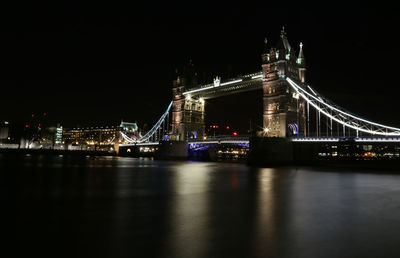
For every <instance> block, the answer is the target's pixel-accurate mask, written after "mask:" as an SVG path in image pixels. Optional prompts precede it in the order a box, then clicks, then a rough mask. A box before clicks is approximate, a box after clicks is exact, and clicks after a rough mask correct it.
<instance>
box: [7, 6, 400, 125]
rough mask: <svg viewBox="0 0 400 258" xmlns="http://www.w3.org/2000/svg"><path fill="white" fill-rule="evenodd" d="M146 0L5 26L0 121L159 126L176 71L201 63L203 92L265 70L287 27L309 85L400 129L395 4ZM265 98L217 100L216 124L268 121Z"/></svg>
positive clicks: (43, 11) (62, 11)
mask: <svg viewBox="0 0 400 258" xmlns="http://www.w3.org/2000/svg"><path fill="white" fill-rule="evenodd" d="M146 3H147V4H143V3H141V4H138V3H137V1H107V2H101V1H93V2H87V1H75V2H74V1H66V2H65V3H64V5H63V6H61V8H60V6H38V5H37V3H34V4H32V6H25V7H24V9H23V11H22V14H23V15H22V18H21V19H20V20H18V22H16V23H14V22H11V21H15V18H14V19H12V20H10V22H8V23H7V22H6V23H4V22H3V25H2V26H3V29H2V33H1V40H2V41H3V48H2V50H3V51H2V58H1V62H3V67H4V68H2V70H1V72H0V83H1V93H0V94H1V101H0V120H10V121H13V122H21V123H23V122H24V121H26V120H28V119H29V117H30V115H31V114H32V113H41V112H46V113H47V114H48V116H47V117H48V123H55V122H61V123H62V124H63V125H64V126H67V127H70V126H71V127H72V126H77V125H81V126H84V125H114V124H117V123H119V121H120V120H121V119H124V120H125V121H132V122H133V121H137V122H138V123H139V126H142V125H143V124H144V123H153V122H154V121H155V120H156V119H157V118H158V117H159V116H160V115H161V114H162V112H163V111H164V110H165V108H166V107H167V105H168V103H169V102H170V100H171V98H172V94H171V87H172V80H173V79H174V71H175V69H176V68H178V70H180V71H181V70H182V67H183V65H184V64H185V63H188V61H189V60H190V59H192V60H193V63H194V64H195V67H196V70H197V72H198V75H199V80H200V82H203V83H210V82H211V78H213V77H215V76H217V75H219V76H221V77H222V79H227V78H229V77H234V76H237V75H240V74H246V73H251V72H257V71H260V70H261V57H260V55H261V53H262V51H263V49H264V43H263V41H264V38H265V37H267V38H268V44H269V47H271V46H275V44H276V42H277V40H278V37H279V34H280V30H281V27H282V26H285V30H286V32H287V36H288V39H289V41H290V43H291V45H292V47H294V48H296V49H298V44H299V42H300V41H302V42H303V43H304V53H305V57H306V63H307V82H308V83H309V84H310V85H311V86H313V87H314V88H315V89H317V90H318V91H319V92H320V93H322V94H323V95H325V96H327V97H328V98H330V99H331V100H333V101H334V102H335V103H337V104H339V105H341V106H343V107H345V108H346V109H348V110H350V111H352V112H354V113H356V114H359V115H361V116H363V117H365V118H368V119H371V120H374V121H377V122H382V123H385V124H388V125H394V126H400V117H399V116H398V112H397V110H398V108H397V107H398V104H397V103H398V98H399V94H398V93H399V90H398V87H399V85H398V83H397V79H396V77H397V74H398V70H399V69H398V60H400V59H399V52H400V50H399V40H398V39H396V38H397V34H398V25H396V20H395V8H394V6H391V5H389V4H385V3H384V2H382V1H380V2H378V3H365V1H360V2H356V1H345V2H340V1H339V2H338V1H329V2H326V1H320V3H319V4H316V3H304V2H302V1H296V2H295V3H296V4H293V3H289V2H284V1H280V2H279V1H271V3H269V2H268V1H263V2H262V4H261V3H250V2H247V3H246V4H238V3H234V2H225V3H222V2H220V3H215V2H214V3H207V2H205V1H196V2H192V1H187V4H183V3H179V4H178V3H176V4H173V3H170V2H169V1H164V2H163V3H155V2H150V1H147V2H146ZM21 25H22V26H21ZM261 98H262V96H261V94H260V93H259V92H253V93H247V94H243V95H240V96H239V95H235V96H231V97H225V98H221V99H215V100H212V101H209V103H207V106H206V112H207V110H208V111H209V112H207V113H206V114H207V123H211V122H215V123H220V124H232V125H233V126H235V127H238V128H241V129H243V130H244V129H245V128H246V126H247V124H248V120H249V119H253V121H254V123H255V124H259V123H261V122H260V121H261V115H262V113H261V104H262V100H261ZM210 110H212V112H210Z"/></svg>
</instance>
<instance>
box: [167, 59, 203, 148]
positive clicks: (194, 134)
mask: <svg viewBox="0 0 400 258" xmlns="http://www.w3.org/2000/svg"><path fill="white" fill-rule="evenodd" d="M196 85H197V78H196V73H195V72H194V69H193V64H192V62H191V61H190V63H189V64H188V66H187V67H186V69H185V74H184V76H183V78H181V77H179V76H178V77H177V79H176V80H174V81H173V88H172V95H173V104H172V134H173V138H174V140H178V141H185V140H188V139H196V138H203V136H204V134H205V125H204V111H205V110H204V100H203V99H201V98H199V99H197V98H192V97H191V96H190V95H186V96H184V95H183V93H184V92H185V89H186V87H188V88H192V87H195V86H196Z"/></svg>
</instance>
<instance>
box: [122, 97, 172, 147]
mask: <svg viewBox="0 0 400 258" xmlns="http://www.w3.org/2000/svg"><path fill="white" fill-rule="evenodd" d="M172 103H173V102H172V101H171V103H170V104H169V105H168V108H167V110H166V111H165V112H164V114H163V115H162V116H161V117H160V119H159V120H158V121H157V123H155V124H154V126H153V127H152V128H151V129H150V130H149V131H147V133H146V134H145V135H143V136H142V137H140V138H139V139H138V140H134V139H132V138H130V137H128V136H127V135H126V134H124V133H123V132H120V133H121V135H122V138H123V139H124V140H125V141H127V142H128V143H143V142H147V141H148V140H149V139H150V138H151V137H153V136H157V132H158V139H159V138H160V134H161V132H160V130H161V125H162V124H165V119H166V118H167V117H168V114H169V111H170V110H171V107H172Z"/></svg>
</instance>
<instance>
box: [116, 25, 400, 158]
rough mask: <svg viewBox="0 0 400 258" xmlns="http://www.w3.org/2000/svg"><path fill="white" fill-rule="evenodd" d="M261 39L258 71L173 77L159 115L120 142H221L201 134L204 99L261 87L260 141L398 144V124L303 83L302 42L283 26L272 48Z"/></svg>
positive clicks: (238, 142)
mask: <svg viewBox="0 0 400 258" xmlns="http://www.w3.org/2000/svg"><path fill="white" fill-rule="evenodd" d="M265 43H266V48H265V49H266V50H265V51H264V53H263V54H262V55H261V60H262V65H261V68H262V70H261V71H258V72H255V73H252V74H247V75H244V76H240V77H235V78H231V79H221V78H220V77H218V76H217V77H216V78H214V80H213V82H212V83H209V84H202V85H196V84H195V83H194V82H195V80H193V78H190V76H178V77H177V78H176V79H175V80H174V81H173V87H172V101H171V103H170V104H169V106H168V107H167V109H166V111H165V112H164V113H163V114H162V116H161V118H160V119H159V120H158V121H157V122H156V123H155V125H154V126H153V127H152V128H151V129H150V130H149V131H148V132H147V133H146V134H145V135H143V137H141V138H140V139H131V138H129V137H128V136H126V135H123V134H122V138H123V140H124V144H125V145H124V146H133V145H151V144H153V145H154V143H158V142H160V141H173V142H183V143H186V144H189V145H190V146H198V147H199V146H200V147H201V146H205V145H207V144H208V145H215V144H216V143H218V141H219V142H220V143H221V140H217V139H214V140H210V139H209V137H208V136H207V135H206V133H205V121H204V117H205V112H206V110H205V102H206V101H207V100H208V99H211V98H217V97H223V96H226V95H230V94H239V93H242V92H245V91H252V90H259V89H262V96H260V97H262V98H263V114H260V115H262V116H263V130H262V131H260V132H256V134H257V136H258V137H259V138H261V139H264V140H262V141H263V142H265V141H268V139H273V140H272V141H273V142H276V141H277V139H280V140H281V141H285V142H293V143H294V142H295V144H297V145H298V144H302V143H304V144H306V143H310V142H314V143H317V142H320V143H321V142H324V143H335V142H343V141H352V142H358V143H362V142H364V143H365V142H368V143H378V142H380V143H382V142H391V143H396V142H400V129H399V128H395V127H391V126H386V125H382V124H379V123H376V122H372V121H369V120H368V119H365V118H361V117H359V116H357V115H355V114H353V113H351V112H349V111H347V110H345V109H344V108H341V107H339V106H338V105H336V104H335V103H333V102H332V101H330V100H329V99H327V98H326V97H324V96H323V95H321V94H319V93H318V91H317V90H316V89H314V88H312V87H311V86H310V85H309V84H307V83H306V62H305V60H306V59H305V55H304V52H303V44H302V43H300V44H299V48H298V50H296V49H295V48H292V47H291V45H290V43H289V40H288V38H287V35H286V32H285V31H284V29H282V31H281V34H280V37H279V40H278V43H277V45H276V46H269V45H268V44H267V43H268V42H267V41H265ZM225 141H227V140H226V139H225ZM230 141H231V142H230V143H229V144H237V145H238V146H245V145H246V144H247V146H248V144H249V139H240V140H239V139H236V140H235V139H232V140H230ZM235 141H237V142H235ZM258 142H260V141H258ZM226 144H228V142H226ZM250 145H251V141H250ZM273 145H274V144H271V146H273ZM196 148H197V147H196ZM283 149H284V148H283ZM399 149H400V148H399ZM261 152H262V151H261Z"/></svg>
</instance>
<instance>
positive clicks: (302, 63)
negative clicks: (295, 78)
mask: <svg viewBox="0 0 400 258" xmlns="http://www.w3.org/2000/svg"><path fill="white" fill-rule="evenodd" d="M299 47H300V51H299V57H298V58H297V61H296V63H297V65H298V66H299V79H300V81H301V82H302V83H304V82H305V80H306V59H305V58H304V53H303V43H302V42H300V44H299Z"/></svg>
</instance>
